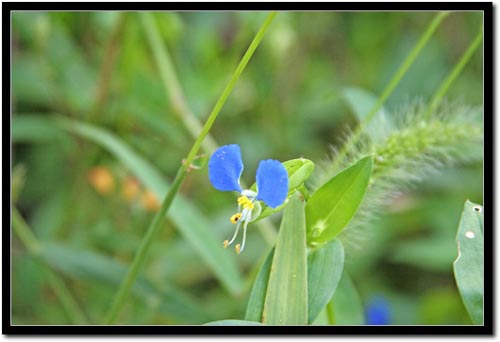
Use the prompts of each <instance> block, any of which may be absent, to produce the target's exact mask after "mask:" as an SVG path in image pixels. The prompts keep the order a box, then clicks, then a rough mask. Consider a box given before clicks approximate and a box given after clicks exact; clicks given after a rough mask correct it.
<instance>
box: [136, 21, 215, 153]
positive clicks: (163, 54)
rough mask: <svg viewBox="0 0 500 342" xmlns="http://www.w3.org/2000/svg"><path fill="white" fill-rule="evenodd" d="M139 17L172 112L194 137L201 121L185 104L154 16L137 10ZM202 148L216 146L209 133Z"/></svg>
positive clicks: (210, 151)
mask: <svg viewBox="0 0 500 342" xmlns="http://www.w3.org/2000/svg"><path fill="white" fill-rule="evenodd" d="M139 18H140V19H141V22H142V25H143V26H144V30H145V31H146V37H147V39H148V41H149V44H150V45H151V50H152V51H153V55H154V57H155V61H156V64H157V65H158V68H159V69H160V77H161V79H162V81H163V85H164V87H165V91H166V93H167V96H168V98H169V99H170V105H171V106H172V109H173V112H174V113H175V114H176V115H177V116H178V117H179V118H180V119H181V121H182V122H183V123H184V124H185V126H186V128H187V130H188V131H189V133H190V134H191V135H192V136H193V137H195V138H196V137H197V136H198V135H199V134H200V132H201V129H202V126H201V123H200V122H199V121H198V119H197V118H196V116H195V115H194V114H193V112H192V111H191V109H190V108H189V106H188V105H187V102H186V99H185V98H184V94H183V91H182V87H181V85H180V83H179V79H178V77H177V73H176V72H175V68H174V66H173V63H172V59H171V58H170V53H169V52H168V49H167V46H166V45H165V44H163V42H162V40H161V36H160V32H158V28H157V26H156V25H155V22H154V18H153V16H152V15H151V13H148V12H139ZM203 148H204V149H205V151H207V152H208V153H212V152H213V151H214V150H215V149H216V148H217V144H216V142H215V141H214V139H213V138H212V137H211V136H210V135H207V137H206V138H205V140H204V141H203Z"/></svg>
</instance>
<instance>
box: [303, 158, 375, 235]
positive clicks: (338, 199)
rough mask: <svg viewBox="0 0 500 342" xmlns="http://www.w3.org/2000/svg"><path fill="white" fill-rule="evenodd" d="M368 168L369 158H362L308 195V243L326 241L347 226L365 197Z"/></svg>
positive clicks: (371, 162)
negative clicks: (309, 196)
mask: <svg viewBox="0 0 500 342" xmlns="http://www.w3.org/2000/svg"><path fill="white" fill-rule="evenodd" d="M372 167H373V156H367V157H364V158H362V159H360V160H359V161H358V162H356V163H355V164H354V165H352V166H350V167H348V168H347V169H345V170H343V171H342V172H340V173H339V174H337V175H336V176H334V177H333V178H332V179H330V180H329V181H328V182H327V183H326V184H324V185H323V186H322V187H321V188H319V189H318V190H317V191H316V192H315V193H314V194H313V195H312V196H311V198H310V199H309V201H308V202H307V205H306V218H307V240H308V241H309V242H312V243H324V242H327V241H329V240H331V239H333V238H334V237H335V236H336V235H337V234H338V233H340V232H341V231H342V229H344V227H345V226H347V224H348V223H349V221H351V219H352V217H353V216H354V214H355V213H356V210H357V209H358V207H359V205H360V203H361V201H362V199H363V197H364V195H365V192H366V188H367V187H368V182H369V181H370V177H371V174H372Z"/></svg>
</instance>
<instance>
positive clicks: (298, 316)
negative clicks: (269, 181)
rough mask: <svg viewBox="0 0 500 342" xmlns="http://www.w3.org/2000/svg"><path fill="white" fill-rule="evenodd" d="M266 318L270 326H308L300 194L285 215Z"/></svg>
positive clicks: (270, 281)
mask: <svg viewBox="0 0 500 342" xmlns="http://www.w3.org/2000/svg"><path fill="white" fill-rule="evenodd" d="M262 316H263V323H265V324H270V325H303V324H307V255H306V234H305V217H304V201H303V199H302V198H301V197H300V196H299V195H298V194H295V195H294V196H292V197H291V199H290V202H289V203H288V205H287V207H286V208H285V211H284V214H283V220H282V221H281V226H280V231H279V234H278V241H277V242H276V248H275V251H274V257H273V263H272V266H271V273H270V275H269V284H268V288H267V294H266V301H265V303H264V312H263V315H262Z"/></svg>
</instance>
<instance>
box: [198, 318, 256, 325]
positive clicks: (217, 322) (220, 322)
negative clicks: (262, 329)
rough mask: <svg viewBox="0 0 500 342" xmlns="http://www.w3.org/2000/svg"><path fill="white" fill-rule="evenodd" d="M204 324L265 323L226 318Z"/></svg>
mask: <svg viewBox="0 0 500 342" xmlns="http://www.w3.org/2000/svg"><path fill="white" fill-rule="evenodd" d="M203 325H265V324H262V323H259V322H253V321H243V320H238V319H224V320H222V321H214V322H209V323H205V324H203Z"/></svg>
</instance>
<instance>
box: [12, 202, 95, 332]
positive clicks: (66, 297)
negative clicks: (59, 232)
mask: <svg viewBox="0 0 500 342" xmlns="http://www.w3.org/2000/svg"><path fill="white" fill-rule="evenodd" d="M12 228H13V230H14V232H15V233H16V235H17V236H18V237H19V240H21V242H22V244H23V245H24V247H25V248H26V250H27V251H28V252H29V253H30V255H31V256H32V257H34V258H35V259H36V260H37V261H38V262H40V263H41V264H43V265H44V266H46V267H45V269H46V271H47V273H48V278H47V279H48V282H49V284H50V286H51V287H52V290H53V291H54V293H55V295H56V296H57V298H58V299H59V301H60V302H61V304H62V306H63V308H64V310H65V311H66V313H67V314H68V316H69V318H70V319H71V321H72V322H73V324H88V320H87V318H86V316H85V314H84V313H83V310H82V309H81V308H80V306H79V304H78V302H77V301H76V299H75V298H74V297H73V294H72V293H71V291H70V290H69V289H68V287H67V286H66V284H65V283H64V280H63V279H61V278H60V277H59V276H58V275H57V274H56V273H55V272H54V271H53V270H52V269H51V268H49V267H48V266H47V265H46V263H45V262H44V261H43V259H42V258H41V257H40V250H41V246H40V243H39V242H38V240H37V238H36V237H35V235H34V234H33V232H32V231H31V229H30V228H29V227H28V224H27V223H26V221H25V220H24V219H23V217H22V216H21V214H20V213H19V211H18V210H17V208H15V207H14V208H12Z"/></svg>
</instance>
